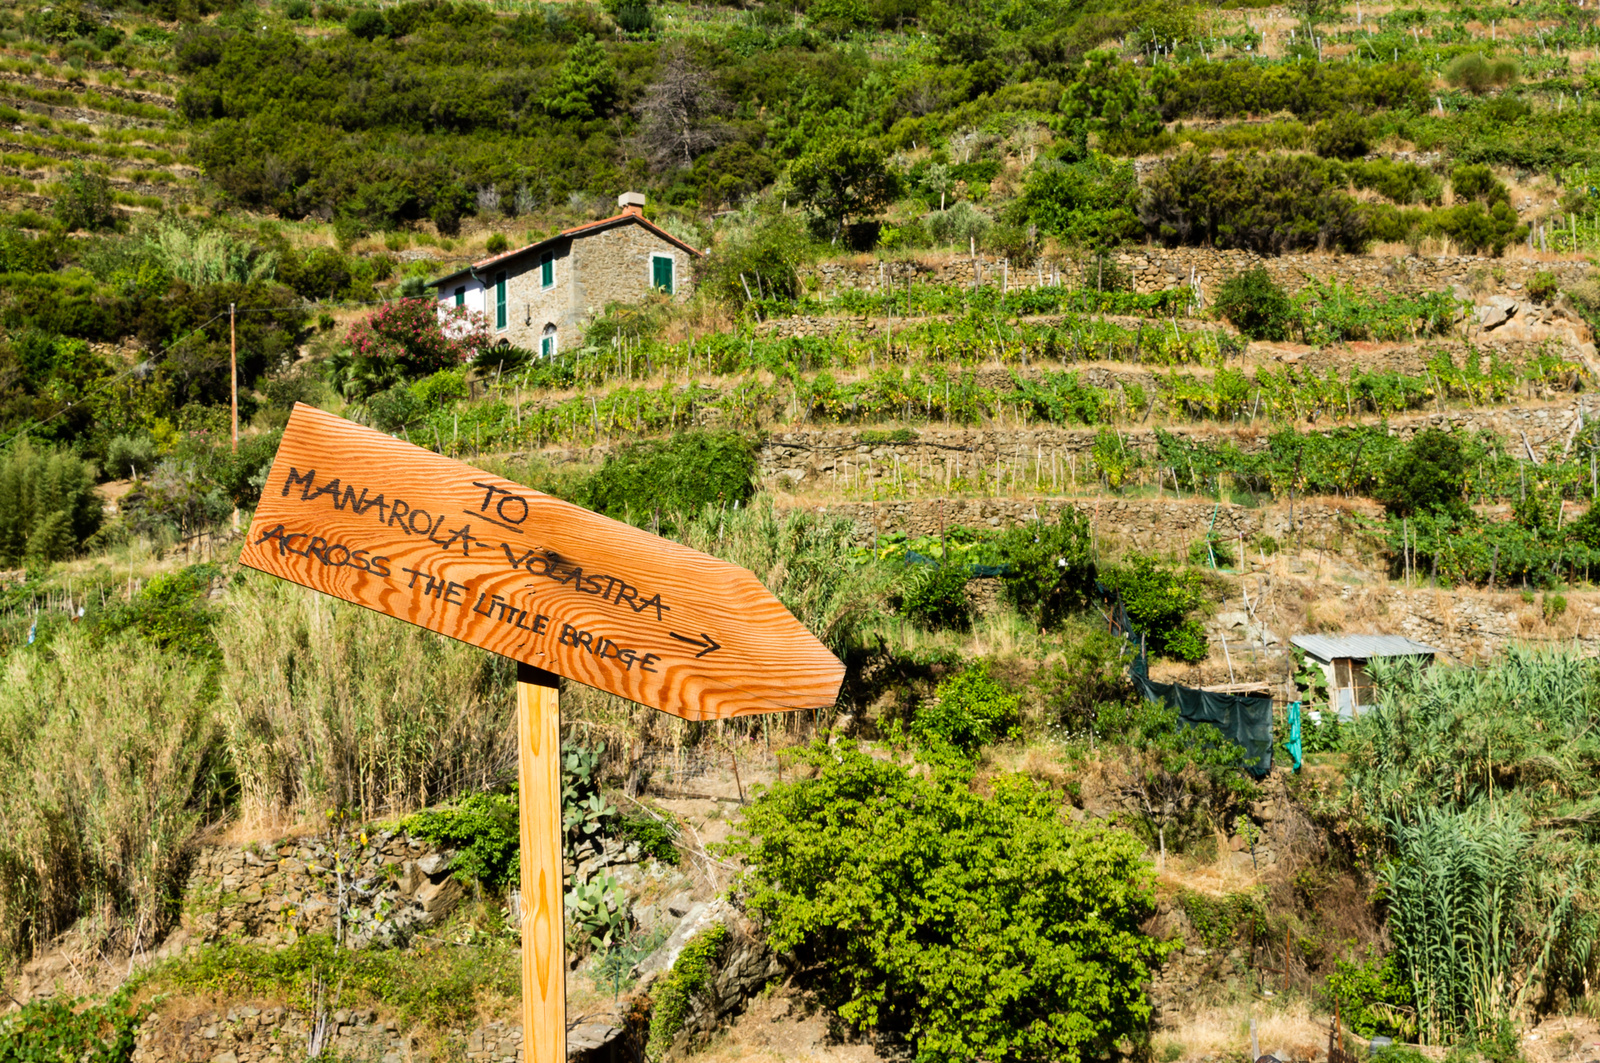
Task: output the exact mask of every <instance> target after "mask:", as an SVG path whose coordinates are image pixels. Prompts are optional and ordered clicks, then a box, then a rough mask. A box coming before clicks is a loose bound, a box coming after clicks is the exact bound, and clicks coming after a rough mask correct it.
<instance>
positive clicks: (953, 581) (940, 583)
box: [900, 564, 972, 631]
mask: <svg viewBox="0 0 1600 1063" xmlns="http://www.w3.org/2000/svg"><path fill="white" fill-rule="evenodd" d="M900 612H901V614H902V615H904V616H905V617H906V618H908V619H909V620H910V621H911V622H912V623H914V624H916V625H918V626H919V627H924V628H927V629H928V630H930V631H965V630H967V628H969V627H971V626H972V603H971V602H970V601H969V600H968V599H967V566H966V565H964V564H938V565H912V566H909V568H908V569H907V571H906V574H905V582H904V586H903V588H902V590H901V593H900Z"/></svg>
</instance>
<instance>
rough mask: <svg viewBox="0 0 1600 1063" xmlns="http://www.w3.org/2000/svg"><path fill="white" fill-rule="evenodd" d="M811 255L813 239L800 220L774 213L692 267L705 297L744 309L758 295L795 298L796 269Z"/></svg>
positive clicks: (736, 234) (736, 235)
mask: <svg viewBox="0 0 1600 1063" xmlns="http://www.w3.org/2000/svg"><path fill="white" fill-rule="evenodd" d="M814 256H815V248H814V247H813V246H812V243H811V237H810V236H809V235H808V234H807V233H806V229H805V226H804V225H803V224H802V223H801V221H800V219H799V218H797V217H795V216H794V215H792V214H775V215H771V216H769V217H764V218H762V219H760V220H759V221H758V222H756V223H755V224H754V225H751V226H750V227H748V228H746V229H743V230H741V231H739V232H737V233H735V234H734V235H733V236H732V237H730V238H728V239H726V240H724V241H723V242H722V243H721V244H720V245H718V247H717V253H716V254H714V255H710V256H708V257H706V258H704V259H697V260H696V261H695V263H694V268H695V269H696V270H697V271H698V280H699V284H700V286H701V288H702V289H703V290H704V291H705V292H706V293H707V294H708V295H711V296H714V297H715V298H718V299H720V300H722V301H723V302H725V303H729V304H731V305H733V306H743V305H744V304H745V301H746V300H747V299H749V298H756V297H757V292H758V291H759V292H765V293H767V294H768V295H769V296H771V295H776V296H779V297H781V298H784V299H793V298H794V297H796V296H798V295H799V294H800V274H799V272H798V271H799V268H800V267H801V266H803V265H805V264H806V263H807V262H809V261H811V259H812V258H813V257H814ZM747 289H748V295H747V294H746V290H747Z"/></svg>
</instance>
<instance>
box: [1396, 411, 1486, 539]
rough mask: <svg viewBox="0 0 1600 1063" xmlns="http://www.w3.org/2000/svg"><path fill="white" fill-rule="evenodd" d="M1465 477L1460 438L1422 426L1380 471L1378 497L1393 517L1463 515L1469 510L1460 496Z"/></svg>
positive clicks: (1465, 460) (1465, 466)
mask: <svg viewBox="0 0 1600 1063" xmlns="http://www.w3.org/2000/svg"><path fill="white" fill-rule="evenodd" d="M1466 478H1467V458H1466V455H1465V454H1464V453H1463V452H1462V449H1461V440H1460V439H1459V438H1458V437H1457V436H1456V435H1454V434H1453V433H1450V432H1443V431H1440V430H1439V429H1437V428H1425V429H1423V430H1422V431H1421V432H1418V433H1417V435H1416V436H1415V437H1414V438H1413V439H1412V440H1411V443H1410V445H1409V446H1407V447H1406V449H1405V452H1404V453H1403V454H1402V455H1400V457H1399V458H1398V459H1397V460H1396V461H1395V462H1394V463H1393V464H1392V465H1390V466H1389V468H1388V470H1387V471H1386V472H1385V473H1384V476H1383V484H1382V486H1381V487H1380V488H1379V494H1378V500H1379V501H1380V502H1382V503H1383V505H1384V508H1385V509H1386V510H1388V511H1389V513H1391V514H1392V515H1394V516H1397V517H1409V516H1411V515H1413V514H1416V513H1442V514H1446V515H1449V516H1453V517H1464V516H1467V515H1469V514H1470V510H1469V509H1468V508H1467V504H1466V502H1464V501H1463V500H1462V497H1461V494H1462V491H1463V489H1464V485H1465V483H1466Z"/></svg>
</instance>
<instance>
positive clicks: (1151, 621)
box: [1100, 554, 1206, 661]
mask: <svg viewBox="0 0 1600 1063" xmlns="http://www.w3.org/2000/svg"><path fill="white" fill-rule="evenodd" d="M1100 578H1101V582H1103V583H1104V584H1105V585H1106V586H1108V587H1110V588H1111V589H1112V590H1114V591H1116V592H1118V593H1119V594H1121V595H1122V605H1123V608H1125V609H1127V611H1128V619H1129V621H1131V622H1132V623H1133V625H1134V626H1135V627H1137V628H1138V629H1139V630H1140V631H1141V632H1143V633H1144V635H1145V648H1146V649H1147V650H1148V651H1149V652H1150V653H1152V654H1154V655H1156V656H1158V657H1171V658H1173V659H1175V660H1179V661H1201V660H1204V659H1205V656H1206V636H1205V629H1204V628H1203V627H1201V625H1200V621H1198V620H1196V619H1193V618H1192V617H1191V616H1190V614H1191V613H1193V612H1194V611H1195V610H1196V609H1198V608H1199V607H1200V605H1201V603H1203V602H1204V601H1205V593H1204V586H1205V584H1204V579H1203V577H1202V576H1201V575H1200V573H1198V572H1195V571H1192V570H1176V569H1170V568H1165V567H1163V566H1161V565H1160V564H1158V563H1157V562H1156V560H1155V558H1153V557H1149V556H1147V555H1145V554H1134V555H1132V556H1131V557H1129V558H1128V560H1127V562H1126V563H1124V564H1121V565H1108V566H1106V567H1105V568H1104V569H1103V570H1102V571H1101V575H1100Z"/></svg>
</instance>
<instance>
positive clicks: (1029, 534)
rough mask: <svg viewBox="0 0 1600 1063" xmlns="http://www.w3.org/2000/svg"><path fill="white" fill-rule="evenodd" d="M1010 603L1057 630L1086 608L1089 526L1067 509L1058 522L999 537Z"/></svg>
mask: <svg viewBox="0 0 1600 1063" xmlns="http://www.w3.org/2000/svg"><path fill="white" fill-rule="evenodd" d="M999 552H1000V556H1001V558H1002V559H1003V560H1004V561H1005V565H1006V573H1005V576H1004V577H1003V579H1004V581H1005V592H1006V597H1007V598H1009V599H1010V600H1011V602H1012V604H1014V605H1015V606H1016V607H1017V608H1018V609H1019V610H1020V611H1022V612H1023V613H1025V614H1027V615H1028V616H1030V617H1031V618H1033V619H1034V620H1035V621H1036V622H1037V623H1039V624H1040V625H1041V626H1044V627H1055V626H1057V625H1058V624H1060V623H1061V622H1062V621H1063V620H1064V619H1066V617H1067V616H1069V615H1070V614H1072V613H1073V612H1076V611H1077V610H1079V609H1081V608H1083V606H1084V603H1085V602H1087V601H1088V599H1089V594H1090V592H1091V591H1092V590H1093V589H1094V579H1095V564H1094V554H1093V551H1092V549H1091V542H1090V534H1089V522H1088V521H1087V520H1085V519H1084V516H1083V514H1082V513H1080V512H1078V511H1077V510H1076V509H1072V508H1070V507H1063V508H1062V509H1061V510H1060V511H1059V512H1058V513H1057V514H1056V519H1055V521H1054V522H1053V523H1052V522H1049V521H1043V520H1040V521H1034V522H1033V523H1031V524H1023V525H1020V526H1018V527H1015V528H1008V529H1007V530H1006V532H1005V534H1004V535H1002V536H1001V537H1000V542H999Z"/></svg>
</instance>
